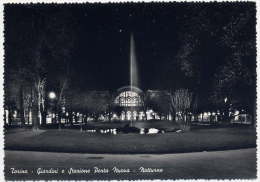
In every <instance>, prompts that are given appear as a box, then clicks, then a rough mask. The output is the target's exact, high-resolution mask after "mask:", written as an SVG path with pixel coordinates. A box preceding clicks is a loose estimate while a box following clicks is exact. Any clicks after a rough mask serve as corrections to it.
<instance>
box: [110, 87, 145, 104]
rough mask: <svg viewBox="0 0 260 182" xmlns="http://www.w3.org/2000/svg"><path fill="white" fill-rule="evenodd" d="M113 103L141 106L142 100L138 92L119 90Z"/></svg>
mask: <svg viewBox="0 0 260 182" xmlns="http://www.w3.org/2000/svg"><path fill="white" fill-rule="evenodd" d="M115 103H116V104H118V105H119V106H124V107H127V106H129V107H135V106H141V104H142V100H141V97H140V95H139V94H138V93H136V92H133V91H124V92H121V93H120V94H119V95H118V96H117V97H116V99H115Z"/></svg>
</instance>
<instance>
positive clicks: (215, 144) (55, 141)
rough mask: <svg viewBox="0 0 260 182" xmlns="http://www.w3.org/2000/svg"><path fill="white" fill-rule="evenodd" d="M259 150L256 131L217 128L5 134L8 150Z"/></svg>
mask: <svg viewBox="0 0 260 182" xmlns="http://www.w3.org/2000/svg"><path fill="white" fill-rule="evenodd" d="M253 147H256V132H255V128H251V127H248V128H217V129H201V130H192V131H190V132H186V133H176V132H170V133H165V134H154V135H140V134H118V135H112V134H99V133H87V132H80V131H78V130H69V129H62V130H56V129H51V130H39V131H38V132H32V131H31V130H22V131H20V132H13V131H12V132H6V134H5V150H27V151H50V152H77V153H132V154H133V153H184V152H199V151H214V150H228V149H240V148H253Z"/></svg>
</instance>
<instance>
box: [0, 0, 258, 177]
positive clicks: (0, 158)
mask: <svg viewBox="0 0 260 182" xmlns="http://www.w3.org/2000/svg"><path fill="white" fill-rule="evenodd" d="M0 1H1V2H0V20H1V23H0V57H1V61H0V75H1V76H0V108H1V109H0V128H1V130H0V144H1V146H2V150H1V151H0V181H5V180H4V150H3V146H4V145H3V144H4V135H3V125H4V124H3V123H4V118H3V111H4V110H3V100H4V99H3V98H4V97H3V95H4V92H3V89H4V79H3V78H4V45H3V43H4V15H3V10H4V4H5V3H23V4H24V3H58V4H62V3H77V4H80V3H86V2H88V3H123V2H256V8H257V15H256V16H257V24H256V31H257V35H256V41H257V59H256V60H257V121H258V122H259V115H260V112H258V108H260V102H259V93H260V87H259V84H260V80H259V74H260V60H259V55H258V54H259V45H260V36H259V31H260V24H259V19H260V1H259V0H250V1H247V0H240V1H237V0H228V1H227V0H204V1H201V0H184V1H181V0H175V1H165V0H159V1H158V0H153V1H152V0H142V1H140V0H134V1H133V0H132V1H127V0H56V1H54V0H0ZM17 33H18V32H17ZM258 113H259V114H258ZM258 131H259V125H258V124H257V136H258ZM259 144H260V143H259V138H258V137H257V179H256V180H231V181H241V182H242V181H257V180H258V179H259V176H260V171H259V167H258V163H259V160H258V159H259V151H258V146H259ZM113 181H115V180H113ZM122 181H126V180H122ZM136 181H150V180H136ZM153 181H160V180H153ZM163 181H172V180H163ZM178 181H181V182H182V181H198V182H200V181H208V180H178ZM210 181H230V180H210Z"/></svg>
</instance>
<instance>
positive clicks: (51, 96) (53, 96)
mask: <svg viewBox="0 0 260 182" xmlns="http://www.w3.org/2000/svg"><path fill="white" fill-rule="evenodd" d="M48 97H49V99H50V100H51V101H52V102H53V101H54V100H55V99H56V94H55V92H53V91H51V92H49V94H48ZM53 118H55V119H56V104H55V105H54V117H53V116H52V123H53Z"/></svg>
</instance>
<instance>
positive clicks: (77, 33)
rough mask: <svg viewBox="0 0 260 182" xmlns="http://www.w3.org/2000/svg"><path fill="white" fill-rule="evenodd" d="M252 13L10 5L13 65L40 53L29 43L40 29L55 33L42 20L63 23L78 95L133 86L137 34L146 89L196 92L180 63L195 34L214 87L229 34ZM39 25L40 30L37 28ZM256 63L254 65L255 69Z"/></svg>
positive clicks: (212, 7)
mask: <svg viewBox="0 0 260 182" xmlns="http://www.w3.org/2000/svg"><path fill="white" fill-rule="evenodd" d="M248 9H250V10H251V11H253V12H254V11H255V6H254V3H228V4H225V3H202V4H201V3H195V4H193V3H171V4H166V3H163V4H160V3H156V4H153V3H149V4H144V3H138V4H130V3H127V4H85V5H66V6H65V5H6V6H5V35H6V37H5V48H6V59H5V61H6V64H7V65H9V67H10V68H11V67H12V66H15V65H17V64H18V63H19V62H21V61H22V60H23V59H22V58H20V57H19V54H18V53H16V52H18V50H22V49H24V48H26V47H34V46H36V42H34V41H23V38H24V37H25V36H28V37H30V32H31V31H34V30H33V29H38V30H43V31H48V29H47V28H45V26H44V25H45V24H44V23H42V21H44V20H42V18H41V17H43V16H44V17H46V16H47V17H49V18H52V19H55V18H56V19H55V21H57V24H59V23H63V24H65V25H66V26H65V27H68V28H67V30H66V32H67V34H68V37H73V40H74V42H73V47H72V48H71V49H70V53H69V56H68V59H69V61H70V63H71V64H70V70H71V86H72V87H74V88H80V89H84V90H88V89H98V90H115V89H118V88H120V87H122V86H125V85H128V84H129V53H130V50H129V49H130V34H131V33H132V34H133V35H134V39H135V47H136V49H135V50H136V57H137V62H138V65H139V66H138V71H139V82H140V84H139V87H140V88H141V89H144V90H147V89H169V88H172V87H186V86H187V85H188V86H191V85H192V82H193V79H190V78H186V77H185V76H184V74H183V73H182V72H181V70H180V68H179V65H178V63H177V61H176V60H177V58H176V57H177V55H179V54H180V52H181V50H182V49H183V47H184V45H183V44H184V42H185V41H186V43H187V42H189V35H194V36H195V37H196V36H197V37H198V39H199V44H200V46H199V48H198V50H197V51H196V54H197V55H194V59H199V60H200V61H201V62H203V64H201V62H200V65H199V66H201V70H202V75H203V81H202V82H203V83H201V84H202V85H203V87H207V86H208V85H209V84H210V83H211V82H212V79H213V74H214V72H215V71H216V69H217V68H218V66H220V65H222V64H223V63H224V61H226V60H225V59H224V57H225V55H226V54H227V52H226V50H223V49H222V48H220V47H219V45H218V40H219V37H220V36H223V27H224V26H225V25H227V24H228V22H229V21H230V20H231V19H232V18H234V17H236V16H243V15H244V14H245V12H246V11H247V10H248ZM200 19H201V21H202V22H204V23H205V26H206V28H205V29H204V30H200V28H201V27H202V26H203V24H201V25H200ZM33 22H36V23H35V26H34V27H33V28H32V26H30V25H31V24H33ZM47 22H48V21H47ZM45 23H46V22H45ZM47 24H48V23H47ZM54 27H55V26H54ZM44 28H45V29H44ZM54 29H55V28H54ZM218 30H219V31H218ZM242 31H243V32H244V34H245V35H248V36H249V37H250V36H251V35H252V34H253V35H254V32H255V19H254V17H252V18H251V19H250V20H249V22H248V23H247V25H246V27H245V28H243V30H242ZM50 32H51V31H50ZM47 35H48V36H49V37H51V36H52V35H51V33H50V34H47ZM193 38H194V37H192V38H191V39H193ZM247 38H248V37H247V36H245V37H244V38H242V39H241V41H243V40H246V39H247ZM190 41H193V40H190ZM62 46H63V45H61V47H62ZM184 52H185V51H184ZM46 54H47V53H46ZM27 56H29V57H30V55H27ZM50 59H51V58H50ZM254 61H255V60H253V61H251V63H249V67H250V68H251V69H252V70H254V65H255V62H254ZM7 68H8V66H7ZM56 69H58V68H57V67H56V66H55V64H53V65H52V64H49V72H48V74H49V75H51V76H54V77H55V70H56ZM52 86H53V85H49V87H52Z"/></svg>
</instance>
